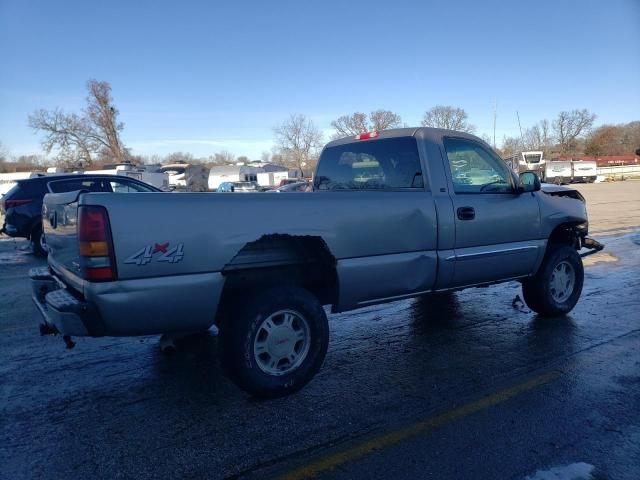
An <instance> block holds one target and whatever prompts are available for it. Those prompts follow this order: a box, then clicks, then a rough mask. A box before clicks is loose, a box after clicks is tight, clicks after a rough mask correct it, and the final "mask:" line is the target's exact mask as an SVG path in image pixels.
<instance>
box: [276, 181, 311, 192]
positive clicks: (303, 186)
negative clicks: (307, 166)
mask: <svg viewBox="0 0 640 480" xmlns="http://www.w3.org/2000/svg"><path fill="white" fill-rule="evenodd" d="M312 190H313V186H312V185H311V182H295V183H289V184H287V185H283V186H281V187H278V188H274V189H273V190H269V191H270V192H276V193H280V192H310V191H312Z"/></svg>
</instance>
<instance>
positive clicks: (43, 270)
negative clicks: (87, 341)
mask: <svg viewBox="0 0 640 480" xmlns="http://www.w3.org/2000/svg"><path fill="white" fill-rule="evenodd" d="M29 278H31V291H32V294H31V298H32V299H33V302H34V303H35V305H36V307H37V308H38V310H39V311H40V314H41V315H42V318H43V319H44V322H45V324H46V325H47V326H49V327H50V328H51V329H53V331H54V332H56V333H61V334H62V335H69V336H72V335H73V336H80V337H86V336H101V335H102V332H103V331H104V328H103V327H102V321H101V319H100V316H99V315H98V313H97V311H96V310H95V308H93V307H92V306H91V305H90V304H89V303H87V302H84V301H82V300H78V299H77V298H76V297H75V296H73V295H72V294H71V293H70V292H69V291H68V290H67V289H66V288H65V287H64V285H63V284H62V282H60V281H59V280H58V279H56V277H55V276H54V275H52V274H51V272H50V271H49V269H48V268H47V267H38V268H32V269H31V270H30V271H29Z"/></svg>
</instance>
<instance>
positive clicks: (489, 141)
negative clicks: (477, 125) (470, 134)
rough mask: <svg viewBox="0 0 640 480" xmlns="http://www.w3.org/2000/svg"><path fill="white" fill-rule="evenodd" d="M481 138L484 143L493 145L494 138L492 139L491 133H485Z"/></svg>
mask: <svg viewBox="0 0 640 480" xmlns="http://www.w3.org/2000/svg"><path fill="white" fill-rule="evenodd" d="M480 138H481V139H482V141H483V142H484V143H486V144H487V145H491V144H492V143H493V140H492V139H491V137H490V136H489V135H487V134H486V133H483V134H482V135H481V136H480Z"/></svg>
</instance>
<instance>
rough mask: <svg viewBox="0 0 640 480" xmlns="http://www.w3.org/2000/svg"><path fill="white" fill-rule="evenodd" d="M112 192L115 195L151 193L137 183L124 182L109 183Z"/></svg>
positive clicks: (113, 181)
mask: <svg viewBox="0 0 640 480" xmlns="http://www.w3.org/2000/svg"><path fill="white" fill-rule="evenodd" d="M109 183H110V185H111V188H112V190H113V191H114V192H115V193H130V192H150V191H151V190H149V189H148V188H144V187H143V186H142V185H138V184H137V183H133V182H127V181H124V180H112V181H110V182H109Z"/></svg>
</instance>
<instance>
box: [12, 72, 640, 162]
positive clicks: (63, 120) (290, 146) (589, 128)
mask: <svg viewBox="0 0 640 480" xmlns="http://www.w3.org/2000/svg"><path fill="white" fill-rule="evenodd" d="M118 115H119V112H118V110H117V108H116V107H115V105H114V102H113V98H112V96H111V86H110V85H109V83H107V82H104V81H98V80H89V81H88V82H87V97H86V106H85V108H84V109H83V110H82V111H81V112H80V113H66V112H64V111H62V110H60V109H54V110H37V111H36V112H34V113H33V114H32V115H30V116H29V125H30V126H31V127H32V128H33V129H34V130H35V131H36V132H38V133H41V134H43V135H44V136H43V139H42V146H43V149H44V151H45V152H46V154H47V155H50V154H51V153H52V152H55V154H56V162H57V163H58V164H59V165H73V166H77V165H78V164H84V165H91V164H93V165H96V164H98V165H99V164H104V163H114V162H122V161H125V160H130V161H134V162H141V163H142V162H144V163H176V162H187V163H192V162H199V163H207V164H214V165H224V164H231V163H235V162H245V163H246V162H248V161H249V158H247V157H246V156H238V157H235V156H234V155H233V154H232V153H230V152H228V151H222V152H218V153H215V154H213V155H211V156H209V157H206V158H194V156H193V155H192V154H191V153H188V152H174V153H171V154H169V155H165V156H158V155H153V156H150V157H146V156H132V155H131V153H130V152H129V150H128V149H127V148H126V147H125V146H124V145H123V143H122V140H121V138H120V135H121V132H122V130H123V128H124V125H123V123H122V122H120V121H119V120H118ZM595 119H596V115H595V114H593V113H591V112H589V111H588V110H586V109H583V110H572V111H563V112H560V113H559V114H558V115H557V117H556V118H555V119H554V120H552V121H549V120H547V119H545V120H541V121H540V122H538V123H536V124H534V125H533V126H531V127H529V128H525V129H524V130H523V131H522V134H521V135H520V136H518V137H505V138H504V139H503V142H502V145H501V148H500V150H501V153H502V154H505V155H506V154H510V153H512V152H515V151H518V150H523V149H531V150H543V151H545V153H546V155H547V156H548V157H553V156H554V155H559V154H574V153H578V152H581V153H582V152H584V153H588V154H593V155H603V154H613V153H629V152H631V151H633V150H634V149H635V148H636V147H637V146H638V145H640V122H632V123H630V124H627V125H603V126H601V127H599V128H597V129H595V130H594V129H593V124H594V122H595ZM421 124H422V125H423V126H428V127H438V128H446V129H450V130H458V131H464V132H470V133H473V132H475V130H476V128H475V126H474V125H472V124H471V123H470V122H469V119H468V115H467V112H466V111H465V110H464V109H462V108H459V107H454V106H449V105H436V106H434V107H433V108H431V109H429V110H427V111H426V112H424V115H423V118H422V121H421ZM403 125H404V124H403V122H402V118H401V117H400V115H399V114H397V113H395V112H392V111H390V110H383V109H378V110H374V111H372V112H370V113H368V114H366V113H363V112H354V113H351V114H347V115H342V116H340V117H338V118H337V119H336V120H334V121H333V122H331V127H332V128H333V132H332V134H331V137H332V138H340V137H344V136H352V135H357V134H359V133H364V132H368V131H373V130H376V131H381V130H386V129H390V128H397V127H401V126H403ZM405 126H406V125H405ZM273 134H274V148H273V151H272V152H264V153H263V154H262V156H261V160H262V161H272V162H274V163H275V162H278V163H282V164H285V165H289V166H291V167H295V168H297V169H300V170H303V169H310V168H313V166H314V163H315V161H316V159H317V156H318V153H319V151H320V149H321V147H322V145H323V143H324V138H323V134H322V131H321V130H320V129H319V128H318V127H317V126H316V125H315V124H314V123H313V121H312V120H311V119H309V118H308V117H306V116H305V115H301V114H293V115H290V116H289V118H288V119H287V120H285V121H284V122H283V123H282V124H280V125H278V126H276V127H275V128H274V129H273ZM483 138H484V139H485V140H486V141H488V143H491V141H490V139H489V138H488V137H487V136H486V135H483ZM6 157H7V154H6V152H5V153H4V154H3V153H2V149H1V146H0V162H2V161H3V158H4V159H5V160H6Z"/></svg>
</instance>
